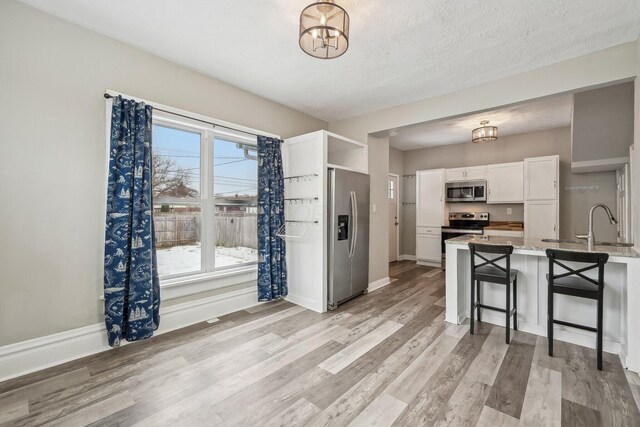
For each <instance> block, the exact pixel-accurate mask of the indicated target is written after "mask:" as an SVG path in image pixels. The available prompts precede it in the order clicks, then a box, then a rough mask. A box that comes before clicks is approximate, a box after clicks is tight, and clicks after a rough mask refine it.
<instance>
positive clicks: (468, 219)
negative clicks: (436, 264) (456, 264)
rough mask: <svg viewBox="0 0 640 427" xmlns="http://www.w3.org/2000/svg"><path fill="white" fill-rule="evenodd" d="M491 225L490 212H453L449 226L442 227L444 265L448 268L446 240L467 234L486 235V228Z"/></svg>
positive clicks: (450, 215)
mask: <svg viewBox="0 0 640 427" xmlns="http://www.w3.org/2000/svg"><path fill="white" fill-rule="evenodd" d="M488 225H489V212H451V213H450V214H449V225H448V226H444V227H442V265H443V266H446V262H445V255H446V246H445V243H444V242H445V240H448V239H453V238H454V237H460V236H464V235H465V234H479V235H483V234H484V227H486V226H488Z"/></svg>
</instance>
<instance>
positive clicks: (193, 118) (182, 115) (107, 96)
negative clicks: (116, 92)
mask: <svg viewBox="0 0 640 427" xmlns="http://www.w3.org/2000/svg"><path fill="white" fill-rule="evenodd" d="M104 98H105V99H113V98H115V96H113V95H111V94H109V93H106V92H105V93H104ZM150 105H151V106H152V107H153V109H154V110H158V111H162V112H163V113H167V114H172V115H174V116H179V117H183V118H185V119H189V120H195V121H197V122H200V123H206V124H208V125H211V126H214V127H219V128H224V129H229V130H232V131H235V132H242V133H246V134H247V135H252V136H255V137H257V136H258V134H256V133H253V132H247V131H246V130H241V129H236V128H233V127H231V126H225V125H221V124H218V123H214V122H208V121H206V120H201V119H197V118H195V117H189V116H187V115H184V114H180V113H176V112H173V111H167V110H163V109H162V108H158V107H156V106H154V105H153V104H150Z"/></svg>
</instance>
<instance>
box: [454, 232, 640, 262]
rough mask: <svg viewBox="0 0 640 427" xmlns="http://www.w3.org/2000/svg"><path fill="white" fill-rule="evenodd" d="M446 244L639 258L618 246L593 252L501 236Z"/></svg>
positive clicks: (472, 237)
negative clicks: (561, 250) (470, 244)
mask: <svg viewBox="0 0 640 427" xmlns="http://www.w3.org/2000/svg"><path fill="white" fill-rule="evenodd" d="M445 243H446V244H448V245H449V244H450V245H464V246H466V245H468V244H469V243H481V244H485V245H512V246H513V247H514V249H524V250H532V251H543V252H544V251H545V250H546V249H564V250H567V251H576V252H602V253H606V254H609V255H610V256H615V257H625V258H640V253H638V252H636V250H635V249H633V248H629V247H619V246H601V245H597V244H596V245H595V247H594V248H593V249H594V250H592V251H589V250H587V244H586V243H569V242H559V243H553V242H543V241H542V240H540V239H529V238H523V237H503V236H479V235H471V234H467V235H465V236H460V237H454V238H453V239H448V240H447V241H446V242H445Z"/></svg>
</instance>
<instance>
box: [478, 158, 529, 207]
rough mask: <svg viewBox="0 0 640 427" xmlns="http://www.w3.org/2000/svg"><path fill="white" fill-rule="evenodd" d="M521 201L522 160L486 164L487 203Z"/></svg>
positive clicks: (522, 194) (522, 197)
mask: <svg viewBox="0 0 640 427" xmlns="http://www.w3.org/2000/svg"><path fill="white" fill-rule="evenodd" d="M523 201H524V188H523V162H514V163H501V164H497V165H489V166H487V203H522V202H523Z"/></svg>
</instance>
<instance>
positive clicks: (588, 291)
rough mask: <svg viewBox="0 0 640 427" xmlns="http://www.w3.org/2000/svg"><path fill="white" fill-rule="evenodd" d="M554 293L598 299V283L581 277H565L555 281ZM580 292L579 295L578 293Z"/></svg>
mask: <svg viewBox="0 0 640 427" xmlns="http://www.w3.org/2000/svg"><path fill="white" fill-rule="evenodd" d="M547 282H549V275H548V274H547ZM553 286H554V288H555V289H554V291H553V292H554V293H556V294H563V295H573V296H580V297H583V298H591V299H598V285H594V284H593V283H591V282H589V281H587V280H584V279H581V278H579V277H563V278H561V279H555V280H554V281H553ZM578 294H579V295H578Z"/></svg>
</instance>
